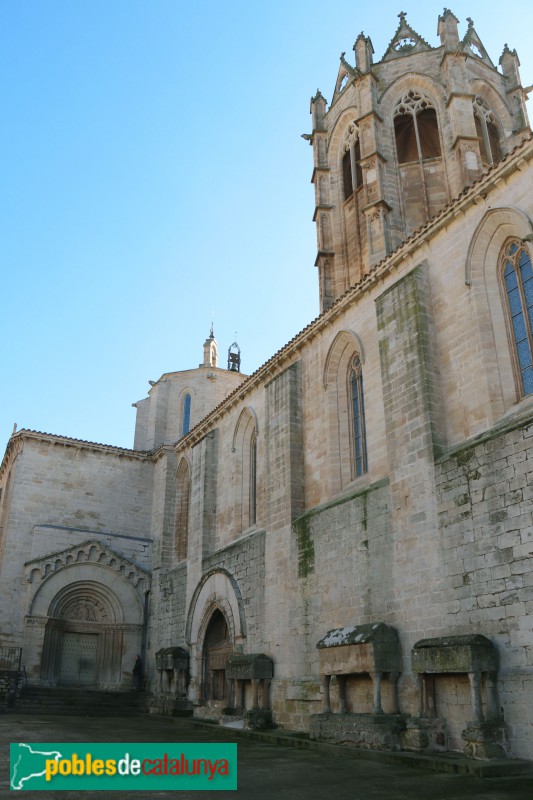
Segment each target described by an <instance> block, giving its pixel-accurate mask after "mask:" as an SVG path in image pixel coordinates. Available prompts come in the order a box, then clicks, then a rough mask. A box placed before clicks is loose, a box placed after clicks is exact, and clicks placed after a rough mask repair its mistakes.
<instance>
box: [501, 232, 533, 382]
mask: <svg viewBox="0 0 533 800" xmlns="http://www.w3.org/2000/svg"><path fill="white" fill-rule="evenodd" d="M501 270H502V277H503V283H504V286H505V295H506V301H507V312H508V316H509V319H510V321H511V327H512V339H513V344H514V360H515V365H516V372H517V375H518V383H519V389H520V394H521V396H525V395H528V394H533V268H532V266H531V257H530V255H529V252H528V251H527V250H526V248H525V247H524V246H523V244H522V243H521V242H518V241H514V242H511V243H510V244H508V245H507V247H506V248H505V251H504V254H503V258H502V265H501Z"/></svg>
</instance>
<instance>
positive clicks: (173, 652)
mask: <svg viewBox="0 0 533 800" xmlns="http://www.w3.org/2000/svg"><path fill="white" fill-rule="evenodd" d="M156 656H186V657H187V658H188V657H189V654H188V653H187V651H186V650H184V649H183V647H162V648H161V650H158V651H157V653H156Z"/></svg>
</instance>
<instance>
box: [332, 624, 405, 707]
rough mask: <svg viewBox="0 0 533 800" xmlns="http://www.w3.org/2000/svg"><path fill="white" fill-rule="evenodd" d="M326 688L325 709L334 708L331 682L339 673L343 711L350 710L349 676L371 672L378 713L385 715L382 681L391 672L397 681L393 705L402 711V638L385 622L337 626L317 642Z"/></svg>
mask: <svg viewBox="0 0 533 800" xmlns="http://www.w3.org/2000/svg"><path fill="white" fill-rule="evenodd" d="M317 648H318V651H319V653H318V658H319V667H320V675H321V677H322V684H323V687H324V708H323V710H324V712H327V713H329V712H330V711H331V705H330V695H329V685H330V681H331V677H332V676H333V675H335V676H336V677H337V682H338V684H339V713H341V714H342V713H346V677H347V676H348V675H358V674H359V675H361V674H368V675H370V677H371V678H372V683H373V688H374V709H373V711H374V714H382V713H383V709H382V707H381V680H382V677H383V675H384V674H387V675H388V677H389V681H390V682H391V683H392V684H393V693H392V694H393V708H392V711H391V713H393V714H397V713H398V695H397V681H398V677H399V675H400V672H401V669H402V654H401V648H400V641H399V639H398V634H397V633H396V631H395V629H394V628H392V627H391V626H390V625H386V624H385V623H383V622H377V623H374V624H369V625H353V626H348V627H345V628H335V629H334V630H331V631H328V633H327V634H326V635H325V636H324V637H323V638H322V639H321V640H320V641H319V642H318V643H317Z"/></svg>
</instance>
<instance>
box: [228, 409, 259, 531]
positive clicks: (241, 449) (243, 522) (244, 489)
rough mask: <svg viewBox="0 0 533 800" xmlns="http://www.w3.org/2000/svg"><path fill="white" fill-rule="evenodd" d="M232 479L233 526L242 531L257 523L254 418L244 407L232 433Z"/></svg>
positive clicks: (255, 421) (255, 420) (252, 413)
mask: <svg viewBox="0 0 533 800" xmlns="http://www.w3.org/2000/svg"><path fill="white" fill-rule="evenodd" d="M233 452H234V453H235V456H236V461H235V465H234V469H233V480H234V481H235V499H236V501H237V502H236V506H235V528H236V532H239V531H244V530H246V529H247V528H249V527H251V526H252V525H255V523H256V522H257V419H256V416H255V413H254V412H253V411H252V409H250V408H243V410H242V411H241V413H240V415H239V419H238V421H237V425H236V426H235V432H234V434H233Z"/></svg>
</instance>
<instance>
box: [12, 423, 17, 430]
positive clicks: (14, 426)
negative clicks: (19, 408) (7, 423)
mask: <svg viewBox="0 0 533 800" xmlns="http://www.w3.org/2000/svg"><path fill="white" fill-rule="evenodd" d="M16 432H17V423H16V422H15V424H14V425H13V433H16Z"/></svg>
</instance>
